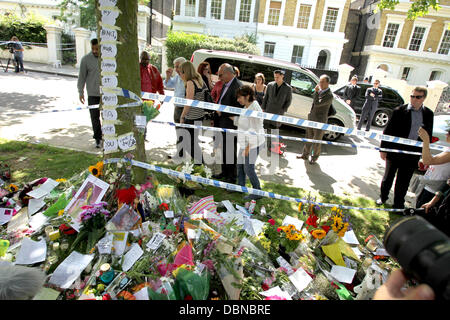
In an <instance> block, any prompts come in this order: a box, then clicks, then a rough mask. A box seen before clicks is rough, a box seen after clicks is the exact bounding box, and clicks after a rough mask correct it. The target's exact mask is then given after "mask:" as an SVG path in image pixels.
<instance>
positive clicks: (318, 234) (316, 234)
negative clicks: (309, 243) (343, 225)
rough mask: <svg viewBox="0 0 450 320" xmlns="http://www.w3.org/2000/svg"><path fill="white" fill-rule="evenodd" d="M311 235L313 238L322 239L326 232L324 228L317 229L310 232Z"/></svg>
mask: <svg viewBox="0 0 450 320" xmlns="http://www.w3.org/2000/svg"><path fill="white" fill-rule="evenodd" d="M311 235H312V236H313V237H314V239H323V238H324V237H325V236H326V235H327V233H326V232H325V230H322V229H317V230H314V231H313V232H311Z"/></svg>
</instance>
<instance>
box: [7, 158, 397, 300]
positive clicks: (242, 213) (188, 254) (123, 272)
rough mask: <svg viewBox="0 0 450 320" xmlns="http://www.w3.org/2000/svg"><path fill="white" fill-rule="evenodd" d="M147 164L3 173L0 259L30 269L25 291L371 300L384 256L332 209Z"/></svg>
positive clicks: (45, 295)
mask: <svg viewBox="0 0 450 320" xmlns="http://www.w3.org/2000/svg"><path fill="white" fill-rule="evenodd" d="M128 157H129V158H128V159H131V155H129V156H128ZM178 170H180V171H183V172H188V173H190V174H197V175H203V176H205V177H209V176H210V174H211V172H210V170H208V168H204V167H201V166H196V167H194V166H193V165H191V164H188V163H187V164H185V165H183V166H180V168H178ZM148 174H149V176H148V177H147V180H146V181H145V183H143V184H139V185H133V184H131V181H133V179H132V178H133V177H132V175H133V173H132V170H131V165H129V162H121V163H118V164H103V163H102V162H99V163H97V164H95V165H92V166H90V167H89V168H88V169H87V170H86V171H84V172H82V173H81V174H79V175H76V176H74V177H73V178H72V179H70V180H64V179H59V180H52V179H47V178H42V179H38V180H35V181H32V182H30V183H29V184H26V185H23V186H17V185H15V184H13V183H10V181H9V180H8V179H9V178H7V177H5V176H3V178H4V179H3V180H2V182H3V184H2V186H1V190H0V193H1V198H0V199H1V202H0V208H1V212H0V223H1V225H0V259H1V260H3V261H8V262H11V263H13V264H16V265H25V266H28V267H33V268H39V269H41V270H42V271H43V272H45V273H46V274H47V275H48V277H47V281H46V283H45V285H44V287H43V288H42V290H41V292H40V293H39V294H38V295H37V296H36V297H35V299H59V300H74V299H80V300H89V299H96V300H110V299H123V300H148V299H149V300H239V299H240V300H327V299H341V300H353V299H371V298H372V297H373V294H374V292H375V291H376V289H377V288H378V287H379V286H380V285H381V284H383V283H384V282H385V281H386V279H387V277H388V275H389V273H390V271H391V269H392V267H393V265H394V264H395V263H394V262H393V261H392V260H391V258H390V257H389V256H387V253H386V252H385V251H384V250H383V247H382V244H381V243H380V241H379V240H378V239H377V238H376V237H375V236H374V235H367V239H365V241H364V242H363V243H360V242H359V241H358V239H357V238H356V236H355V234H354V232H353V230H352V225H351V221H349V217H348V216H347V215H345V214H344V213H343V212H342V210H341V209H339V208H336V207H334V208H331V209H329V208H321V207H319V206H315V205H305V204H302V203H300V204H299V206H298V211H296V212H294V211H293V212H284V213H277V217H280V216H281V215H284V219H283V220H280V219H279V218H278V219H275V218H274V217H272V216H270V215H268V214H266V213H265V209H264V208H263V207H260V206H257V207H256V209H255V210H251V209H250V210H249V208H248V204H246V205H245V207H242V206H240V205H238V204H234V203H231V202H230V201H227V200H225V201H222V202H215V201H214V198H213V196H209V197H205V198H201V199H200V198H199V197H197V196H195V194H194V191H195V189H197V188H201V187H202V186H201V185H198V184H196V183H193V182H187V181H181V180H177V179H173V183H169V184H161V183H159V182H158V180H157V179H156V178H155V176H153V175H151V174H150V173H148ZM169 181H170V180H169ZM280 201H281V200H280ZM272 214H273V213H272ZM278 220H279V221H278ZM42 240H45V241H44V242H43V241H42ZM43 243H45V245H43ZM39 255H40V256H41V257H40V258H36V257H39ZM50 297H52V298H50Z"/></svg>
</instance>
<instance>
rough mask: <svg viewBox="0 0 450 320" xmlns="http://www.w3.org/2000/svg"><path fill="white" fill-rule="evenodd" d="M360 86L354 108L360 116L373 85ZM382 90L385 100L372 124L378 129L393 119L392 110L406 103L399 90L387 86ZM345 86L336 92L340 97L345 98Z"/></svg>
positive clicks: (381, 87)
mask: <svg viewBox="0 0 450 320" xmlns="http://www.w3.org/2000/svg"><path fill="white" fill-rule="evenodd" d="M358 86H360V87H361V90H360V91H359V96H358V98H357V99H356V103H355V106H354V108H353V109H354V110H355V113H356V114H357V115H358V116H360V115H361V110H362V107H363V105H364V102H365V101H366V98H365V94H366V90H367V89H368V88H371V87H372V86H373V85H372V84H370V83H362V82H361V83H358ZM380 89H381V90H382V91H383V99H382V100H381V101H380V103H379V105H378V109H377V111H376V113H375V116H374V117H373V121H372V124H373V125H375V126H378V127H385V126H386V125H387V123H388V121H389V119H390V118H391V115H392V110H393V109H394V108H396V107H398V106H401V105H403V104H404V103H405V101H404V100H403V98H402V97H401V96H400V94H399V93H398V92H397V90H395V89H392V88H391V87H387V86H382V85H381V86H380ZM344 90H345V86H343V87H341V88H339V89H337V90H335V91H334V93H335V94H337V95H338V96H339V97H341V98H343V97H344Z"/></svg>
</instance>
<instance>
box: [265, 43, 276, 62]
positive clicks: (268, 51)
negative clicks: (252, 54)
mask: <svg viewBox="0 0 450 320" xmlns="http://www.w3.org/2000/svg"><path fill="white" fill-rule="evenodd" d="M274 52H275V42H264V56H265V57H269V58H273V53H274Z"/></svg>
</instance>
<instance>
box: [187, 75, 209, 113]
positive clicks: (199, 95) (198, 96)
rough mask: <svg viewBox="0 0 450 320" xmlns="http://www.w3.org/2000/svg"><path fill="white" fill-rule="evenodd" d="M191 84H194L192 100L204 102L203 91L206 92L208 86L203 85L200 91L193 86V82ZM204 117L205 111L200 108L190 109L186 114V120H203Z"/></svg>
mask: <svg viewBox="0 0 450 320" xmlns="http://www.w3.org/2000/svg"><path fill="white" fill-rule="evenodd" d="M192 82H193V83H194V98H193V99H192V100H198V101H204V100H205V98H204V90H207V89H208V86H207V85H206V83H203V87H202V88H201V89H200V88H199V87H197V85H196V84H195V81H192ZM204 115H205V111H204V110H203V109H202V108H198V107H191V109H189V112H188V113H187V114H186V119H188V120H199V119H201V118H203V116H204Z"/></svg>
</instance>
